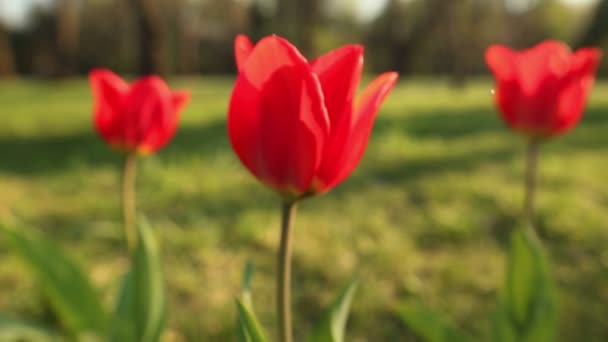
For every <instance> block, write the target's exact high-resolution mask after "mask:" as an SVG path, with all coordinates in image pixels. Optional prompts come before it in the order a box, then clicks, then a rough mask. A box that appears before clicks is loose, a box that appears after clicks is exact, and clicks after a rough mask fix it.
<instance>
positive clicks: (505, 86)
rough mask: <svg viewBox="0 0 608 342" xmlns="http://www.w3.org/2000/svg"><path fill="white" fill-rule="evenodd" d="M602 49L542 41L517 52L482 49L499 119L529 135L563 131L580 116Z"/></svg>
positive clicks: (572, 125)
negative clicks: (492, 80) (575, 48)
mask: <svg viewBox="0 0 608 342" xmlns="http://www.w3.org/2000/svg"><path fill="white" fill-rule="evenodd" d="M600 58H601V51H600V50H599V49H596V48H583V49H580V50H578V51H577V52H576V53H574V54H573V53H572V52H571V51H570V49H569V48H568V46H566V45H564V44H562V43H560V42H556V41H545V42H542V43H540V44H538V45H536V46H535V47H533V48H531V49H528V50H524V51H521V52H517V51H513V50H511V49H510V48H508V47H505V46H502V45H493V46H490V47H489V48H488V49H487V50H486V62H487V64H488V66H489V67H490V69H491V70H492V72H493V73H494V76H495V78H496V105H497V107H498V109H499V110H500V112H501V114H502V118H503V120H504V121H505V122H506V123H507V124H508V125H509V126H510V127H511V128H512V129H513V130H515V131H518V132H520V133H523V134H524V135H526V136H528V137H529V138H531V139H543V138H547V137H550V136H554V135H558V134H561V133H565V132H566V131H568V130H570V129H571V128H573V127H574V126H575V125H576V124H577V123H578V121H579V120H580V118H581V116H582V114H583V111H584V109H585V102H586V100H587V97H588V95H589V92H590V91H591V87H592V85H593V81H594V78H595V72H596V70H597V67H598V65H599V62H600Z"/></svg>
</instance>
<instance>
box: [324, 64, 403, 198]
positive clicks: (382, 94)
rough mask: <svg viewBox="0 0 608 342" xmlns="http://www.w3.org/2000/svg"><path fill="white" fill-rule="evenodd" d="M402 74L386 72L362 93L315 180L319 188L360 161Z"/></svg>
mask: <svg viewBox="0 0 608 342" xmlns="http://www.w3.org/2000/svg"><path fill="white" fill-rule="evenodd" d="M398 77H399V75H398V74H397V73H395V72H386V73H384V74H381V75H380V76H378V77H377V78H376V79H374V80H373V81H372V82H371V83H370V84H369V85H368V86H367V87H366V88H365V90H364V91H363V93H361V95H359V98H358V99H357V103H356V104H355V110H354V116H353V120H352V121H351V123H350V125H348V126H347V125H343V126H340V127H339V128H338V132H337V136H336V140H335V143H334V144H332V145H331V148H332V150H329V151H326V153H325V156H326V158H325V159H324V160H323V164H322V166H321V168H320V169H319V173H318V177H317V179H316V180H315V183H316V184H315V185H316V188H315V190H316V191H317V192H324V191H327V190H329V189H331V188H332V187H334V186H336V185H337V184H339V183H340V182H342V181H343V180H344V179H346V177H348V176H349V175H350V174H351V173H352V172H353V171H354V169H355V168H356V167H357V165H358V164H359V161H361V158H362V157H363V153H364V152H365V149H366V148H367V143H368V141H369V137H370V134H371V131H372V127H373V124H374V120H375V118H376V115H377V114H378V110H379V109H380V106H381V105H382V103H383V102H384V100H385V99H386V97H387V96H388V94H389V93H390V92H391V90H392V89H393V88H394V86H395V84H396V82H397V79H398Z"/></svg>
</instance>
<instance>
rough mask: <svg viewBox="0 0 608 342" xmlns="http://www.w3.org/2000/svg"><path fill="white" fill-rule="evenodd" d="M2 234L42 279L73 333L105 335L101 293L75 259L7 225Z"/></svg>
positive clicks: (42, 283)
mask: <svg viewBox="0 0 608 342" xmlns="http://www.w3.org/2000/svg"><path fill="white" fill-rule="evenodd" d="M0 231H2V233H3V235H4V236H6V238H7V240H8V242H9V244H10V245H11V246H12V247H13V249H14V250H15V251H16V253H17V254H18V255H19V256H20V257H21V258H22V259H23V261H24V262H25V263H26V265H27V266H28V268H29V270H30V271H31V272H32V273H33V274H34V275H35V277H37V278H38V282H39V283H40V284H41V286H42V291H43V294H44V296H45V297H47V298H48V300H49V302H50V305H51V309H52V310H53V311H54V312H55V313H56V315H57V317H58V319H59V320H60V321H61V323H62V324H63V326H64V327H65V328H66V329H67V330H68V331H69V332H70V333H71V334H73V335H74V336H83V335H87V334H100V333H105V331H106V323H107V318H108V317H107V314H106V312H105V311H104V309H103V307H102V305H101V302H100V300H99V297H98V294H97V291H96V290H95V288H94V287H93V286H92V285H91V283H90V281H89V278H88V277H87V275H86V274H85V273H84V272H83V271H82V269H81V268H80V267H79V266H78V265H77V264H76V263H75V262H74V260H72V259H71V258H70V257H68V256H67V255H66V254H65V253H64V252H63V251H62V250H61V249H60V248H59V247H58V246H56V245H55V244H53V243H52V242H51V241H48V240H46V239H44V238H43V237H42V236H37V235H34V234H33V233H31V232H29V233H28V234H26V233H25V230H23V229H11V228H7V227H4V226H0Z"/></svg>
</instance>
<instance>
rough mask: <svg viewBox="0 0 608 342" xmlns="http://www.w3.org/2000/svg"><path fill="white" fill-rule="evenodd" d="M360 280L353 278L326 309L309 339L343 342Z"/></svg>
mask: <svg viewBox="0 0 608 342" xmlns="http://www.w3.org/2000/svg"><path fill="white" fill-rule="evenodd" d="M358 284H359V282H358V280H356V279H353V280H352V281H351V282H350V283H349V284H348V285H347V286H346V287H345V288H344V289H342V291H340V293H339V294H338V296H337V297H336V299H335V300H334V301H333V303H332V304H331V305H330V306H329V307H328V308H327V309H326V310H325V312H324V313H323V315H322V317H321V320H320V321H319V323H318V325H317V326H316V327H315V329H314V330H313V333H312V335H311V336H310V338H309V339H308V340H309V341H310V342H343V341H344V331H345V329H346V321H347V320H348V314H349V311H350V304H351V302H352V299H353V296H354V295H355V291H356V290H357V287H358Z"/></svg>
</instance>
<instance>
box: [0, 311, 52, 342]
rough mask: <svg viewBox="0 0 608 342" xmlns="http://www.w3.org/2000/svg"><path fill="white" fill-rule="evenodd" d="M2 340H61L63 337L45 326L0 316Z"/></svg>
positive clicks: (41, 341)
mask: <svg viewBox="0 0 608 342" xmlns="http://www.w3.org/2000/svg"><path fill="white" fill-rule="evenodd" d="M0 341H4V342H19V341H36V342H60V341H63V339H61V338H60V337H59V335H57V334H56V333H54V332H51V331H49V330H47V329H45V328H44V327H41V326H38V325H35V324H31V323H28V322H22V321H18V320H15V319H12V318H9V317H5V316H0Z"/></svg>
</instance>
